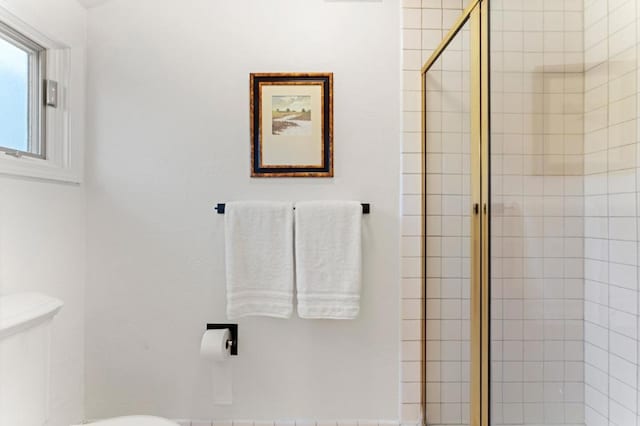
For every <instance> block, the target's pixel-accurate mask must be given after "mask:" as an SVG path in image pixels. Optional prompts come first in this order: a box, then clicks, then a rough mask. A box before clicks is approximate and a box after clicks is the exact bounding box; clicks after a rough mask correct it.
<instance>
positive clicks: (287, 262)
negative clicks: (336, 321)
mask: <svg viewBox="0 0 640 426" xmlns="http://www.w3.org/2000/svg"><path fill="white" fill-rule="evenodd" d="M225 259H226V269H227V271H226V275H227V317H228V318H229V319H234V318H239V317H244V316H253V315H261V316H268V317H275V318H289V317H290V316H291V312H292V311H293V275H294V273H293V204H292V203H281V202H259V201H241V202H230V203H227V205H226V208H225Z"/></svg>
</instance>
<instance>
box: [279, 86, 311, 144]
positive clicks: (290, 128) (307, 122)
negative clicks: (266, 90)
mask: <svg viewBox="0 0 640 426" xmlns="http://www.w3.org/2000/svg"><path fill="white" fill-rule="evenodd" d="M271 107H272V111H271V133H272V134H273V135H292V136H309V135H311V96H277V95H274V96H272V97H271Z"/></svg>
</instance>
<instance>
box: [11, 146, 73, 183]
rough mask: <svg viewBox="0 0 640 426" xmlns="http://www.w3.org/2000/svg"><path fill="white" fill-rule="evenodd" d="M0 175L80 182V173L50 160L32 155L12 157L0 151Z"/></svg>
mask: <svg viewBox="0 0 640 426" xmlns="http://www.w3.org/2000/svg"><path fill="white" fill-rule="evenodd" d="M0 175H8V176H18V177H28V178H34V179H43V180H51V181H58V182H66V183H81V182H82V177H81V173H80V172H79V171H77V170H74V169H73V168H70V167H63V166H60V165H58V164H55V163H54V162H53V161H51V160H43V159H40V158H33V157H26V156H25V157H18V158H16V157H13V156H11V155H7V154H5V153H3V152H0Z"/></svg>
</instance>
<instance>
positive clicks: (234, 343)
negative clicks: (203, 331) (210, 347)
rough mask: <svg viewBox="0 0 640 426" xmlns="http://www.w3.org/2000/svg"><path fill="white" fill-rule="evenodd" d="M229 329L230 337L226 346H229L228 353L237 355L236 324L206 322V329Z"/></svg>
mask: <svg viewBox="0 0 640 426" xmlns="http://www.w3.org/2000/svg"><path fill="white" fill-rule="evenodd" d="M225 328H228V329H229V335H230V336H231V338H230V339H229V340H227V348H231V349H230V351H229V354H231V355H238V324H207V330H224V329H225Z"/></svg>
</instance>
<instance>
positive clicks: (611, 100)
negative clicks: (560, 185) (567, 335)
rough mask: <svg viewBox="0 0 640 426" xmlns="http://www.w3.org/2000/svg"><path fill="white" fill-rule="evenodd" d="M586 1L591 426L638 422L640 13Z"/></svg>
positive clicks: (626, 2)
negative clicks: (638, 33)
mask: <svg viewBox="0 0 640 426" xmlns="http://www.w3.org/2000/svg"><path fill="white" fill-rule="evenodd" d="M584 3H585V19H584V21H585V34H584V43H585V58H586V60H587V63H586V70H585V145H584V146H585V177H584V179H585V189H586V196H585V300H584V307H585V389H584V395H585V405H586V407H585V423H586V424H587V425H600V424H620V425H623V424H624V425H636V424H638V398H639V396H638V347H639V346H638V345H639V339H638V272H637V267H638V256H637V253H638V244H639V239H638V234H637V219H638V201H637V200H638V196H637V195H638V193H637V191H638V189H637V176H638V173H637V151H638V149H637V142H638V134H637V133H638V132H637V126H638V109H637V102H638V54H637V46H638V37H637V31H638V26H637V20H638V17H639V16H640V15H638V13H640V10H638V9H639V8H638V6H637V2H636V1H635V0H619V1H618V0H616V1H614V0H609V1H596V0H586V1H585V2H584Z"/></svg>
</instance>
